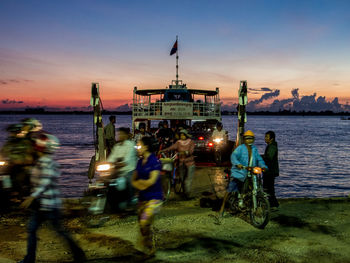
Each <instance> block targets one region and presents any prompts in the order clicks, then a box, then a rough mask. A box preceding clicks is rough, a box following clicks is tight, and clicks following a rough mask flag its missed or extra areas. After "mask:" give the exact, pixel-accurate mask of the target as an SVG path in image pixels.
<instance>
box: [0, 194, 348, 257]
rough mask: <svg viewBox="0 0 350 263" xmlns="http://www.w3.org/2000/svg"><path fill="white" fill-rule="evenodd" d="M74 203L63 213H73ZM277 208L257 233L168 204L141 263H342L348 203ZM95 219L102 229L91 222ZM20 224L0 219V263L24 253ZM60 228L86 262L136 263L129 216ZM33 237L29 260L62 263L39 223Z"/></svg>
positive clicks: (287, 203) (206, 212)
mask: <svg viewBox="0 0 350 263" xmlns="http://www.w3.org/2000/svg"><path fill="white" fill-rule="evenodd" d="M77 202H79V201H74V202H72V201H70V202H68V207H69V208H73V207H75V208H77V206H78V207H79V204H78V203H77ZM280 202H281V206H280V209H279V211H277V212H273V213H272V215H271V221H270V223H269V224H268V225H267V227H266V228H265V229H264V230H259V229H256V228H254V227H253V226H251V225H250V223H249V220H248V219H247V218H246V217H245V216H244V215H238V216H232V215H230V214H227V215H226V216H224V218H223V219H222V221H221V224H220V225H217V224H215V223H216V220H215V217H214V215H215V212H214V211H212V210H211V209H210V208H201V207H200V206H199V198H196V199H194V200H191V201H180V200H173V201H171V202H168V203H167V204H165V205H164V206H163V208H162V211H161V213H160V214H159V215H158V216H157V218H156V221H155V233H156V242H157V249H158V250H157V253H156V257H155V258H153V259H149V260H147V262H242V263H243V262H247V263H248V262H276V263H277V262H305V263H306V262H317V263H319V262H327V263H328V262H341V263H344V262H350V249H349V247H350V198H327V199H283V200H280ZM80 207H81V206H80ZM70 211H72V210H70ZM73 211H74V210H73ZM75 211H81V210H75ZM102 217H105V218H103V219H102V221H101V222H103V223H101V224H99V225H98V224H94V222H100V221H99V220H100V219H101V218H102ZM27 219H28V218H27V216H26V215H24V214H21V213H12V214H8V215H3V216H2V217H1V218H0V233H1V235H0V262H1V263H5V262H16V261H18V260H20V259H21V258H22V257H23V256H24V255H25V250H26V236H27V234H26V223H27ZM64 222H65V225H66V226H67V228H68V229H69V230H70V231H71V233H72V235H73V236H74V238H75V239H76V240H77V241H78V242H79V244H80V245H81V246H82V247H83V249H84V250H85V252H86V254H87V257H88V259H89V261H88V262H142V261H144V260H143V258H142V256H141V255H140V253H138V252H137V250H136V249H135V247H134V243H135V241H136V238H137V235H138V227H137V219H136V215H128V216H126V215H120V214H111V215H104V216H91V215H80V216H73V214H72V213H70V217H66V218H65V220H64ZM39 238H40V240H39V243H38V250H37V262H69V260H70V259H71V257H70V254H69V252H68V250H67V249H66V248H65V247H64V245H63V244H62V242H61V240H59V239H58V238H57V237H56V236H55V234H54V233H53V232H52V231H51V230H50V228H49V226H48V225H47V224H44V226H43V227H42V228H41V229H40V230H39Z"/></svg>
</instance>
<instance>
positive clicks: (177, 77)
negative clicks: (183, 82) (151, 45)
mask: <svg viewBox="0 0 350 263" xmlns="http://www.w3.org/2000/svg"><path fill="white" fill-rule="evenodd" d="M176 45H178V36H176ZM178 50H179V48H178V47H176V82H175V84H176V88H178V85H179V53H178Z"/></svg>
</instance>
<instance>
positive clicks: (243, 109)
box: [235, 80, 248, 148]
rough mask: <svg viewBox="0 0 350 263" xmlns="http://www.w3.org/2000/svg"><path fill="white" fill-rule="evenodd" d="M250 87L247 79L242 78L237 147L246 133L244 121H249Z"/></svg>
mask: <svg viewBox="0 0 350 263" xmlns="http://www.w3.org/2000/svg"><path fill="white" fill-rule="evenodd" d="M247 93H248V87H247V81H246V80H241V82H240V87H239V91H238V107H237V108H238V109H237V110H238V113H237V115H238V127H237V138H236V145H235V148H236V147H238V146H239V145H240V144H242V142H243V134H244V123H246V122H247V113H246V105H247V104H248V96H247Z"/></svg>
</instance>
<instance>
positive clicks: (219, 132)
mask: <svg viewBox="0 0 350 263" xmlns="http://www.w3.org/2000/svg"><path fill="white" fill-rule="evenodd" d="M211 137H212V139H213V140H215V139H223V141H224V142H226V141H227V132H226V131H225V130H224V129H223V128H222V123H221V122H217V123H216V129H215V130H214V131H213V134H212V135H211Z"/></svg>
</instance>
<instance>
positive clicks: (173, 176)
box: [159, 153, 186, 202]
mask: <svg viewBox="0 0 350 263" xmlns="http://www.w3.org/2000/svg"><path fill="white" fill-rule="evenodd" d="M162 156H163V157H161V158H160V159H159V160H160V161H161V163H162V170H161V177H162V188H163V195H164V197H163V198H164V200H163V201H164V202H166V201H168V200H169V197H170V193H171V188H173V189H174V192H175V193H176V194H184V192H185V180H184V179H185V176H184V177H181V176H180V169H186V167H184V166H185V165H181V166H179V165H178V164H177V163H178V160H177V153H176V154H173V155H172V156H171V157H166V155H165V154H164V153H162ZM182 174H186V173H185V172H182Z"/></svg>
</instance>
